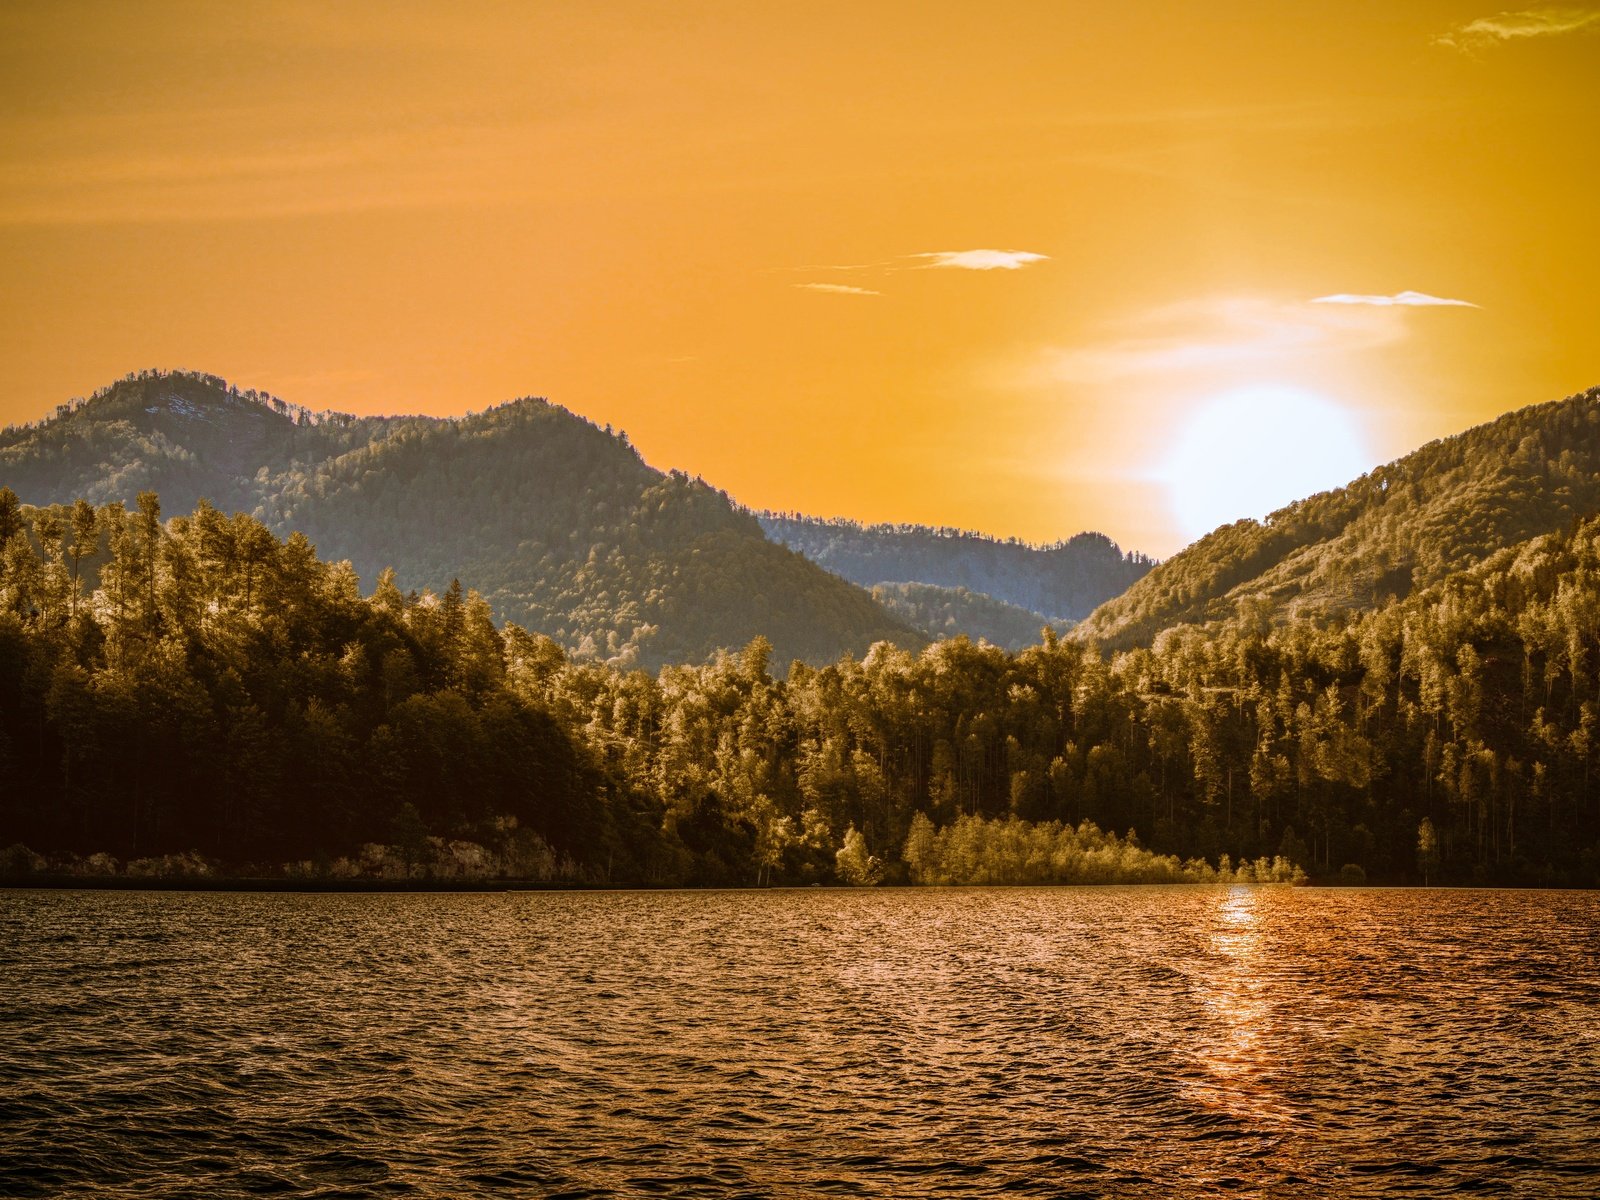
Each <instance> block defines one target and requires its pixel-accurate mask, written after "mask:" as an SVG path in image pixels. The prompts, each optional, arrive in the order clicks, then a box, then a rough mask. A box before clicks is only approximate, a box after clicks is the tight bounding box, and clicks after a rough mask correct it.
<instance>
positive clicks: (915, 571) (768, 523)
mask: <svg viewBox="0 0 1600 1200" xmlns="http://www.w3.org/2000/svg"><path fill="white" fill-rule="evenodd" d="M761 527H762V529H764V530H766V532H767V536H769V537H771V538H772V539H774V540H775V541H778V542H782V543H783V544H784V545H785V546H788V547H789V548H790V549H792V550H798V551H800V553H802V554H804V555H805V556H806V557H807V558H809V559H810V560H811V561H812V562H814V563H819V564H821V565H822V566H824V567H826V568H828V570H830V571H832V572H834V573H835V574H838V575H842V576H844V577H845V578H846V579H848V580H850V581H851V582H852V583H859V584H860V585H861V586H862V587H873V586H876V585H878V584H887V583H921V584H931V585H935V586H937V587H940V588H946V589H963V588H964V589H966V590H967V591H968V592H973V593H978V594H980V595H983V596H989V597H993V598H994V599H995V600H999V601H1003V602H1004V603H1005V604H1007V605H1009V606H1011V607H1012V608H1013V609H1017V610H1021V613H1022V614H1026V615H1027V616H1029V617H1033V616H1038V617H1042V618H1044V619H1045V620H1049V621H1081V620H1082V619H1083V618H1084V617H1087V616H1088V615H1089V614H1090V613H1091V612H1093V611H1094V609H1095V606H1096V605H1099V604H1101V603H1103V602H1104V601H1106V600H1109V599H1111V597H1113V596H1117V595H1121V594H1122V593H1123V592H1124V591H1126V590H1127V589H1128V587H1129V585H1131V584H1132V583H1133V582H1134V581H1135V580H1137V579H1139V578H1140V577H1141V576H1143V575H1144V574H1145V573H1146V572H1147V571H1149V570H1150V568H1151V567H1152V566H1154V565H1155V564H1154V560H1153V559H1150V558H1147V557H1145V556H1144V555H1142V554H1137V553H1130V554H1124V553H1123V552H1122V550H1121V549H1120V548H1119V547H1118V546H1117V544H1116V543H1115V542H1113V541H1112V540H1111V539H1110V538H1108V537H1106V535H1105V534H1103V533H1080V534H1078V535H1077V536H1076V537H1073V538H1069V539H1068V540H1066V541H1064V542H1057V543H1056V544H1055V545H1053V546H1032V545H1029V544H1028V543H1026V542H1021V541H1017V540H1015V539H1009V540H1002V539H1000V538H992V537H986V536H984V535H983V534H979V533H970V532H968V531H966V530H962V529H934V528H930V527H928V526H926V525H862V524H859V523H857V522H855V521H848V520H832V521H825V520H819V519H818V518H816V517H807V516H802V515H801V514H799V513H770V512H769V513H762V514H761ZM1037 624H1038V622H1037V621H1035V626H1037ZM1038 633H1039V631H1038V628H1037V627H1036V628H1035V629H1034V631H1033V634H1032V637H1033V639H1035V640H1036V639H1037V637H1038ZM990 640H992V641H996V644H997V645H998V644H1002V643H1001V642H999V641H997V640H996V639H992V638H991V639H990Z"/></svg>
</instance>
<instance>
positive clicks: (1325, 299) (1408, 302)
mask: <svg viewBox="0 0 1600 1200" xmlns="http://www.w3.org/2000/svg"><path fill="white" fill-rule="evenodd" d="M1311 303H1313V304H1366V305H1370V306H1372V307H1375V308H1477V307H1479V306H1478V305H1476V304H1474V303H1472V301H1470V300H1450V299H1447V298H1445V297H1444V296H1430V295H1428V294H1427V293H1426V292H1396V293H1395V294H1394V295H1393V296H1362V295H1357V294H1355V293H1352V292H1339V293H1337V294H1335V295H1332V296H1318V297H1317V298H1316V299H1315V300H1313V301H1311Z"/></svg>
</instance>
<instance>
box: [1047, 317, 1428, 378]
mask: <svg viewBox="0 0 1600 1200" xmlns="http://www.w3.org/2000/svg"><path fill="white" fill-rule="evenodd" d="M1406 336H1407V331H1406V330H1405V328H1404V324H1403V322H1396V321H1394V320H1392V319H1387V318H1385V317H1384V316H1382V315H1381V314H1379V313H1376V312H1371V311H1369V310H1367V309H1365V308H1361V307H1352V308H1337V307H1328V308H1323V309H1313V308H1308V307H1307V306H1306V305H1304V304H1297V303H1281V302H1278V301H1273V300H1266V299H1262V298H1259V297H1249V296H1215V297H1205V298H1201V299H1196V300H1188V301H1183V302H1181V303H1178V304H1170V305H1165V306H1163V307H1160V308H1156V309H1153V310H1150V311H1148V312H1145V313H1142V314H1140V315H1138V316H1136V317H1132V318H1129V319H1125V320H1121V321H1118V322H1115V323H1112V324H1109V325H1107V326H1105V327H1104V328H1103V333H1102V335H1101V336H1099V337H1096V338H1095V339H1093V340H1092V341H1086V342H1083V343H1080V344H1078V345H1074V346H1058V347H1055V348H1052V349H1050V350H1048V351H1046V352H1045V355H1044V357H1043V360H1042V361H1041V362H1037V363H1036V365H1035V366H1034V368H1032V370H1031V371H1030V374H1031V375H1032V376H1033V377H1034V379H1035V380H1036V381H1037V380H1039V379H1040V378H1042V379H1043V380H1047V381H1051V382H1057V383H1060V382H1066V383H1077V384H1106V383H1112V382H1123V381H1128V380H1137V379H1156V378H1161V377H1170V376H1179V377H1182V378H1184V379H1189V378H1192V377H1193V376H1194V374H1195V373H1202V374H1204V373H1210V372H1217V371H1225V372H1234V371H1238V370H1240V369H1248V370H1251V371H1255V370H1258V369H1268V368H1270V369H1273V370H1278V369H1282V368H1285V367H1294V366H1299V365H1304V364H1305V362H1306V361H1307V360H1308V359H1310V358H1314V357H1316V356H1318V355H1324V354H1328V355H1336V356H1340V357H1344V356H1347V355H1349V354H1350V353H1352V352H1354V351H1359V350H1365V349H1370V348H1374V347H1378V346H1384V345H1390V344H1392V343H1394V342H1398V341H1401V340H1403V339H1404V338H1405V337H1406Z"/></svg>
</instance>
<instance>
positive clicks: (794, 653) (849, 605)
mask: <svg viewBox="0 0 1600 1200" xmlns="http://www.w3.org/2000/svg"><path fill="white" fill-rule="evenodd" d="M0 483H5V484H8V485H9V486H11V487H12V488H13V490H15V491H16V492H17V494H18V495H19V496H20V497H21V498H22V500H23V501H25V502H27V503H32V504H49V503H65V502H70V501H71V500H73V499H76V498H78V497H80V496H82V497H86V498H88V499H91V500H93V501H95V502H99V503H103V502H107V501H111V500H122V501H124V502H125V503H128V502H131V501H132V500H133V499H134V497H135V495H136V494H137V493H138V492H139V491H142V490H152V491H156V492H158V493H159V494H160V496H161V499H162V503H163V505H164V506H165V507H166V509H167V511H168V512H177V511H184V510H186V509H188V508H191V507H193V505H194V504H195V502H196V501H198V500H199V499H200V498H201V497H204V498H206V499H208V500H210V501H211V502H212V503H213V504H215V505H217V506H218V507H219V508H223V509H224V510H239V511H245V512H249V513H251V514H253V515H255V516H257V517H258V518H260V519H261V520H263V521H264V522H265V523H266V524H267V525H268V526H269V527H271V528H272V529H273V530H275V531H276V532H278V533H280V534H287V533H288V532H290V531H292V530H299V531H301V532H304V533H305V534H306V535H307V536H308V537H309V538H311V539H312V541H313V542H314V543H315V544H316V545H317V547H318V549H319V552H320V553H322V554H323V555H324V556H325V557H332V558H336V559H337V558H348V559H349V560H350V561H351V562H352V564H353V565H354V566H355V567H356V569H357V571H358V572H359V573H360V574H361V575H362V577H363V579H364V580H365V581H366V582H367V583H368V584H369V585H370V584H371V583H372V582H373V580H374V579H375V578H376V576H377V574H378V572H379V571H380V570H382V569H383V568H384V567H386V566H392V567H394V568H395V571H396V575H397V582H398V583H399V585H400V586H401V587H402V588H433V589H436V590H442V589H443V588H445V587H446V586H447V585H448V584H449V583H450V581H451V579H453V578H455V577H457V576H459V577H461V578H463V579H469V580H472V581H473V582H474V584H475V586H477V587H479V588H480V589H481V590H482V592H483V595H484V596H485V598H486V599H487V600H488V601H489V602H490V604H491V606H492V607H493V608H494V610H495V612H496V614H497V615H498V616H500V617H502V618H507V619H511V620H515V621H517V622H518V623H519V624H522V625H524V626H526V627H527V628H529V629H533V630H536V631H538V632H542V633H546V634H548V635H550V636H551V637H553V638H555V639H556V640H557V641H559V642H561V643H562V644H563V645H565V646H566V647H568V648H569V649H570V650H572V651H574V652H576V653H578V654H579V655H580V656H593V657H596V658H603V659H607V660H612V661H616V662H618V663H619V664H622V665H628V664H635V663H636V664H638V665H641V666H646V667H655V666H659V665H661V664H663V663H667V662H692V661H699V660H702V659H704V658H705V657H707V656H708V655H710V654H711V653H713V652H714V651H715V650H717V649H718V648H720V647H724V646H740V645H743V644H745V643H747V642H749V641H750V640H751V639H752V638H754V637H756V636H758V635H762V636H765V637H767V638H768V639H769V640H770V641H771V642H772V644H773V653H774V657H775V659H776V661H778V662H781V663H787V662H789V661H790V660H791V659H794V658H799V659H803V660H806V661H810V662H824V661H831V660H833V659H835V658H837V657H838V656H839V655H841V654H844V653H851V654H859V653H861V652H863V651H864V650H865V649H866V648H867V647H868V646H869V645H871V644H872V643H873V642H875V641H879V640H892V641H895V642H896V643H898V644H900V645H902V646H908V647H913V648H915V647H920V646H921V645H922V644H923V643H924V641H925V639H924V638H923V637H922V635H921V634H919V633H918V632H917V631H915V630H914V629H913V628H912V627H911V626H909V625H907V624H906V623H904V622H902V621H900V620H897V619H896V618H894V617H892V616H890V615H889V614H888V613H887V612H885V610H884V609H883V608H881V607H880V606H879V605H878V604H877V603H875V602H874V601H873V599H872V597H871V596H870V595H868V594H867V593H866V592H865V591H863V590H861V589H860V588H857V587H853V586H851V585H850V584H848V583H846V582H844V581H843V580H840V579H838V578H836V577H834V576H832V575H830V574H828V573H827V572H826V571H823V570H821V569H819V568H818V567H816V566H814V565H813V564H811V563H809V562H807V561H806V560H805V559H804V558H802V557H801V556H800V555H798V554H795V553H793V552H791V551H789V550H787V549H785V548H783V547H782V546H778V545H775V544H773V543H772V542H770V541H768V540H767V539H766V537H765V536H764V535H763V534H762V532H761V528H760V526H759V524H758V523H757V522H756V520H755V518H754V517H752V516H750V515H749V514H747V513H745V512H743V511H741V510H739V509H736V508H735V507H734V506H733V505H732V504H731V503H730V502H729V501H728V499H727V497H726V496H725V495H723V494H722V493H720V492H717V491H715V490H713V489H712V488H710V487H708V486H706V485H705V484H703V483H701V482H698V481H694V480H690V479H689V478H687V477H686V476H684V475H682V474H679V473H676V472H674V473H671V474H663V473H661V472H659V471H657V470H655V469H653V468H651V467H649V466H648V465H646V464H645V463H644V461H643V460H642V459H641V458H640V457H639V454H638V452H637V451H636V450H634V449H633V447H631V446H629V445H628V444H627V442H626V441H625V440H624V439H622V438H620V437H617V436H614V435H612V434H610V433H609V432H607V431H604V430H601V429H599V428H597V427H595V426H594V425H592V424H591V423H589V422H588V421H585V420H583V419H581V418H579V417H576V416H574V415H573V414H571V413H569V412H567V411H566V410H565V409H562V408H559V407H557V406H553V405H550V404H547V403H545V402H544V401H541V400H531V399H527V400H518V401H514V402H512V403H510V404H506V405H502V406H500V407H498V408H495V409H491V410H490V411H488V412H484V413H480V414H476V415H473V416H468V417H464V418H460V419H438V418H429V417H384V418H358V417H352V416H348V415H344V414H312V413H309V412H307V411H305V410H303V409H298V408H295V407H293V406H290V405H285V404H283V403H282V402H281V401H278V400H275V399H273V398H271V397H265V396H261V395H259V394H256V393H252V392H239V391H238V390H237V389H235V388H231V387H229V386H228V385H227V384H226V383H225V382H224V381H222V380H220V379H217V378H216V377H214V376H204V375H192V374H165V373H151V372H146V373H143V374H141V375H139V376H133V377H129V378H128V379H125V380H122V381H120V382H119V383H117V384H115V385H113V386H112V387H111V388H108V389H106V390H104V391H103V392H101V393H98V394H97V395H96V396H94V397H93V398H91V399H90V400H88V401H87V402H82V403H75V404H73V405H69V406H63V407H62V408H61V409H58V410H57V412H56V415H55V416H53V417H51V418H49V419H47V420H45V421H43V422H41V423H39V424H38V425H34V426H27V427H23V428H20V429H9V430H7V431H5V432H4V433H3V434H0Z"/></svg>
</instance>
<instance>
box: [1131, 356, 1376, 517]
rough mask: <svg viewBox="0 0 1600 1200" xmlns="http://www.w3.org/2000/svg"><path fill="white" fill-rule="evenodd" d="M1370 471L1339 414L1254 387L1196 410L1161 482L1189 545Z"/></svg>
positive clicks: (1305, 397) (1356, 431)
mask: <svg viewBox="0 0 1600 1200" xmlns="http://www.w3.org/2000/svg"><path fill="white" fill-rule="evenodd" d="M1371 465H1372V463H1371V460H1370V456H1369V453H1368V451H1367V448H1366V445H1365V443H1364V440H1363V438H1362V435H1361V429H1360V427H1359V425H1358V424H1357V422H1356V420H1355V418H1354V417H1353V416H1352V415H1351V414H1350V413H1349V412H1348V411H1346V410H1345V409H1344V408H1342V407H1340V406H1339V405H1337V404H1335V403H1333V402H1332V401H1330V400H1327V399H1325V398H1323V397H1321V396H1318V395H1315V394H1314V393H1311V392H1307V391H1303V390H1301V389H1299V388H1291V387H1254V388H1246V389H1242V390H1240V391H1234V392H1227V393H1225V394H1223V395H1220V396H1216V397H1214V398H1212V399H1210V400H1207V401H1206V402H1205V403H1203V404H1202V405H1200V407H1199V408H1198V409H1197V410H1196V411H1195V413H1194V415H1193V416H1191V417H1190V418H1189V420H1188V421H1187V422H1185V423H1184V425H1183V426H1182V427H1181V428H1180V429H1179V431H1178V436H1177V440H1176V442H1175V444H1174V446H1173V448H1172V450H1171V452H1170V453H1169V454H1168V456H1167V458H1166V461H1165V463H1164V464H1163V467H1162V470H1161V477H1162V481H1163V482H1164V483H1165V484H1166V486H1167V492H1168V496H1169V497H1170V499H1171V502H1172V508H1173V514H1174V516H1175V517H1176V518H1177V521H1178V524H1179V526H1180V527H1181V528H1182V529H1183V532H1184V534H1185V536H1187V537H1188V538H1189V539H1191V540H1193V539H1195V538H1199V537H1201V536H1203V535H1205V534H1207V533H1209V532H1211V530H1213V529H1215V528H1217V527H1218V526H1219V525H1225V524H1228V523H1229V522H1231V521H1237V520H1240V519H1241V518H1244V517H1255V518H1257V519H1259V518H1262V517H1265V516H1266V515H1267V514H1268V513H1270V512H1272V511H1274V510H1275V509H1278V508H1282V507H1283V506H1284V505H1285V504H1289V503H1291V502H1293V501H1295V500H1299V499H1301V498H1302V497H1304V496H1309V495H1312V494H1313V493H1316V492H1320V491H1326V490H1327V489H1328V488H1334V487H1340V486H1342V485H1344V484H1346V483H1349V482H1350V481H1351V480H1352V479H1354V478H1356V477H1357V476H1359V475H1361V474H1362V473H1363V472H1364V471H1366V470H1367V469H1368V468H1369V467H1370V466H1371Z"/></svg>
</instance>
